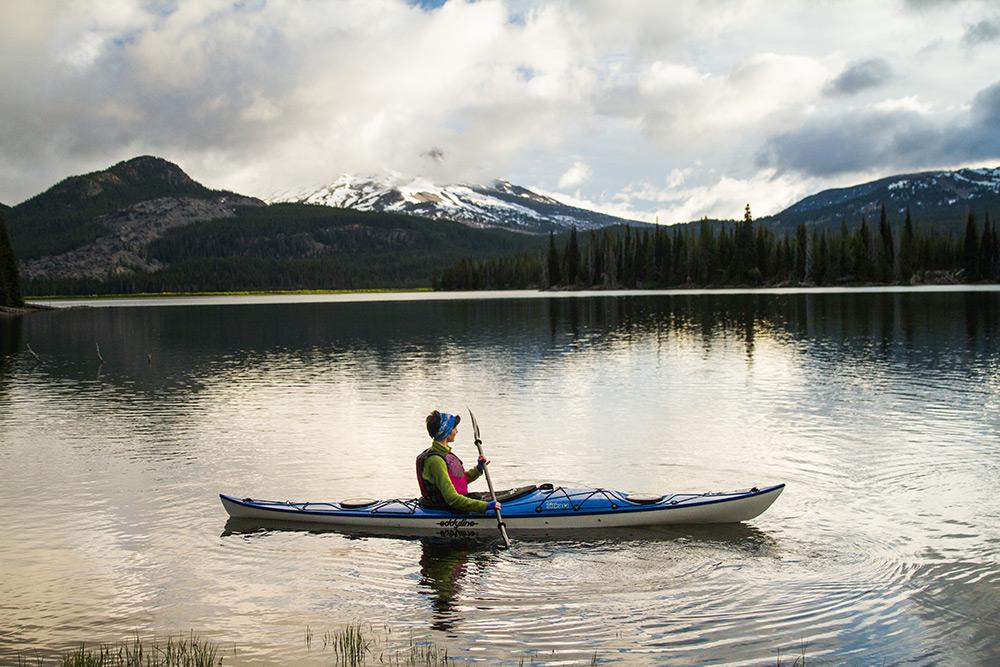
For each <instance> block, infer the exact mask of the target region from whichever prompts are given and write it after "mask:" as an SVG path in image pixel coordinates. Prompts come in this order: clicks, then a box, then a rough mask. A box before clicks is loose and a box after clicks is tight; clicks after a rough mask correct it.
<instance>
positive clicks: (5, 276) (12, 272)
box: [0, 212, 24, 307]
mask: <svg viewBox="0 0 1000 667" xmlns="http://www.w3.org/2000/svg"><path fill="white" fill-rule="evenodd" d="M23 305H24V300H23V299H22V298H21V285H20V281H19V280H18V276H17V258H16V257H14V250H13V249H12V248H11V246H10V239H9V238H8V236H7V225H6V224H5V223H4V219H3V213H2V212H0V306H12V307H19V306H23Z"/></svg>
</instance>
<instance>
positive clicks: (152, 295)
mask: <svg viewBox="0 0 1000 667" xmlns="http://www.w3.org/2000/svg"><path fill="white" fill-rule="evenodd" d="M433 291H434V290H433V289H432V288H430V287H399V288H395V287H370V288H362V289H329V290H328V289H299V290H234V291H227V292H131V293H118V294H67V295H62V294H44V295H39V296H35V295H28V296H26V297H25V302H26V303H27V302H28V301H32V302H34V301H83V300H88V301H89V300H93V299H171V298H185V297H192V296H284V295H288V296H298V295H304V296H308V295H323V294H392V293H396V292H401V293H406V294H409V293H412V292H433Z"/></svg>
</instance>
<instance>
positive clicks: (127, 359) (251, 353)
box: [0, 292, 1000, 390]
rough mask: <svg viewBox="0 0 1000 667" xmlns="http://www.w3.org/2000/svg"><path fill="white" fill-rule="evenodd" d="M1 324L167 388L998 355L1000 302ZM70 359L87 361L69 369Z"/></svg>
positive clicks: (627, 302) (350, 307)
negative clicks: (217, 380)
mask: <svg viewBox="0 0 1000 667" xmlns="http://www.w3.org/2000/svg"><path fill="white" fill-rule="evenodd" d="M0 327H2V328H0V335H2V337H0V341H2V342H0V350H3V351H4V354H5V356H10V355H13V354H16V353H19V352H23V345H24V343H25V342H28V343H31V344H33V347H34V349H35V350H36V351H37V352H38V353H39V354H40V355H41V356H42V358H43V360H45V361H47V362H49V363H46V364H43V365H42V366H41V367H40V368H39V369H38V372H41V373H52V374H56V375H61V376H70V377H72V376H81V377H93V371H94V370H95V369H96V368H97V367H98V366H99V365H100V364H99V360H98V359H97V356H96V351H95V344H99V345H100V347H101V350H102V354H103V356H104V358H105V359H106V363H105V365H104V370H105V372H106V375H107V377H106V379H107V380H108V381H110V382H122V381H125V379H126V378H127V381H128V382H130V383H135V386H136V387H137V388H145V389H147V390H156V389H158V388H162V387H164V386H170V385H171V384H172V383H174V382H178V381H181V382H190V378H191V376H195V377H197V376H203V375H211V374H215V373H225V372H229V371H230V370H231V369H232V368H233V367H234V366H242V367H245V366H247V365H254V364H260V363H267V362H269V361H276V362H283V363H288V362H290V363H299V364H302V365H311V364H315V363H316V362H317V361H320V362H324V361H325V362H328V363H338V364H339V363H344V362H345V361H346V362H350V361H361V360H363V361H364V362H365V363H370V364H371V365H373V366H374V368H375V370H377V371H381V372H390V373H391V372H396V371H397V370H398V369H399V368H400V367H401V366H403V365H406V366H409V367H413V368H414V369H415V370H417V371H419V372H428V371H429V370H431V369H432V367H433V365H434V363H436V361H437V360H438V359H439V358H440V357H441V355H447V354H449V353H451V352H452V351H454V350H463V351H468V350H478V351H480V353H481V354H506V353H507V352H508V351H509V350H510V349H511V346H512V345H513V346H516V347H517V349H518V354H517V356H516V361H518V362H522V363H525V364H529V363H538V362H540V361H543V360H544V359H546V358H550V357H552V356H553V355H557V356H559V355H566V354H572V353H573V352H574V350H578V349H579V347H580V346H581V345H586V346H587V348H588V349H591V350H593V349H598V350H600V349H605V350H612V349H623V348H627V347H628V346H630V345H633V344H635V343H636V342H637V341H641V340H653V341H656V342H657V343H658V344H660V345H662V344H664V343H665V342H667V341H668V340H674V341H679V342H684V343H693V344H697V345H698V346H700V347H701V348H702V349H703V350H704V352H705V353H706V354H710V353H711V351H712V349H713V347H715V346H718V345H726V344H728V343H729V342H730V341H738V342H739V343H740V344H741V345H742V346H743V349H744V352H745V356H746V359H747V362H748V363H749V362H752V361H753V358H754V354H755V352H756V350H757V348H758V347H759V344H760V341H761V340H762V339H764V340H768V341H774V342H776V343H778V344H780V345H784V346H789V347H790V348H793V349H795V350H799V351H804V352H806V353H807V354H808V353H809V346H810V345H811V344H814V343H815V342H817V341H822V343H823V344H824V345H829V344H831V343H836V344H840V345H842V352H843V353H844V354H847V355H854V356H862V357H870V356H871V355H874V356H875V357H877V358H888V357H890V356H892V355H894V354H897V353H898V352H905V351H906V350H912V349H914V348H924V349H927V350H931V351H932V350H934V349H937V348H942V347H946V345H945V344H946V343H947V342H948V341H951V340H962V341H963V342H964V344H965V345H966V346H967V348H968V349H969V350H972V351H975V350H984V349H994V350H995V349H996V347H997V332H998V330H1000V299H998V298H997V295H996V293H991V292H968V293H961V292H944V293H917V294H907V293H887V294H881V293H875V294H858V295H855V294H794V295H774V294H761V295H754V294H750V295H746V294H743V295H715V296H708V295H699V296H684V295H680V296H666V297H658V298H651V297H613V298H612V297H592V298H573V299H548V300H538V299H532V300H517V299H511V300H491V301H483V302H476V301H441V302H401V303H391V304H386V303H334V304H329V303H320V304H305V305H289V304H277V305H268V306H255V307H222V308H205V307H174V308H135V309H115V308H103V309H96V308H94V309H91V308H85V309H79V310H74V311H59V312H48V313H39V314H34V315H32V316H30V317H21V318H13V319H11V318H4V319H3V320H2V324H0ZM22 357H23V355H22ZM345 357H349V358H345ZM19 358H21V357H19ZM67 360H73V361H75V362H77V363H73V364H66V363H60V362H64V361H67ZM8 372H9V371H8ZM181 378H184V379H181ZM193 388H196V387H193Z"/></svg>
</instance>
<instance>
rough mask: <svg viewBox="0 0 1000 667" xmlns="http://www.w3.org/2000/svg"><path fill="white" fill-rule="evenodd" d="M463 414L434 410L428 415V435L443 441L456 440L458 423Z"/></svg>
mask: <svg viewBox="0 0 1000 667" xmlns="http://www.w3.org/2000/svg"><path fill="white" fill-rule="evenodd" d="M460 421H462V416H461V415H451V414H448V413H447V412H438V411H437V410H435V411H434V412H432V413H430V414H429V415H427V419H426V423H427V435H429V436H431V437H432V438H434V439H435V440H440V441H441V442H454V441H455V438H456V437H457V436H458V423H459V422H460Z"/></svg>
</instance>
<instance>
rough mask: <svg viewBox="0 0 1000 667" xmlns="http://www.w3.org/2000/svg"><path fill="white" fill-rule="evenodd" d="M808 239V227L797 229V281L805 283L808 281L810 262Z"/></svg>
mask: <svg viewBox="0 0 1000 667" xmlns="http://www.w3.org/2000/svg"><path fill="white" fill-rule="evenodd" d="M808 250H809V247H808V239H807V237H806V226H805V225H802V224H800V225H799V226H797V227H796V228H795V281H796V282H803V281H804V280H805V279H806V271H807V268H808V262H807V261H806V255H807V254H808Z"/></svg>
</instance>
